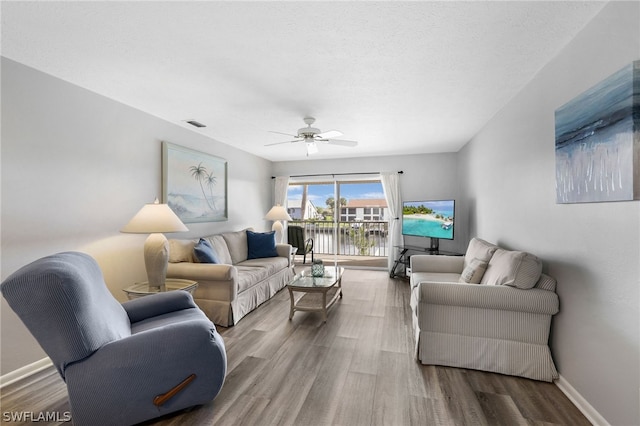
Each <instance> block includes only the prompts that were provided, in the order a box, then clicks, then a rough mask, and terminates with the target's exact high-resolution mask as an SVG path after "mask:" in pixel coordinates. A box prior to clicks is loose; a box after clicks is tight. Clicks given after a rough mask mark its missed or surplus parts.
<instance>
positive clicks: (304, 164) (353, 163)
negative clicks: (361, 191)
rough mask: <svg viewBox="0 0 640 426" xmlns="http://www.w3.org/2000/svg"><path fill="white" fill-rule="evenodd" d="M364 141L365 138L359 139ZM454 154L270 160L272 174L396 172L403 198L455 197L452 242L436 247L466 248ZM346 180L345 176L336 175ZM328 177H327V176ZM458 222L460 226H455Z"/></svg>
mask: <svg viewBox="0 0 640 426" xmlns="http://www.w3.org/2000/svg"><path fill="white" fill-rule="evenodd" d="M361 143H366V141H361ZM457 164H458V163H457V154H455V153H448V154H422V155H405V156H385V157H365V158H346V159H334V160H313V159H311V160H304V161H284V162H275V163H273V173H274V176H295V175H313V174H320V173H355V174H357V173H366V172H384V171H400V170H402V171H403V172H404V173H403V174H402V175H401V176H400V192H401V195H402V199H403V200H423V199H435V200H441V199H447V198H455V199H456V230H455V235H454V237H455V239H454V240H453V241H447V240H440V249H442V250H451V251H464V250H465V249H466V247H467V243H468V239H467V235H468V232H467V230H466V222H467V221H468V219H467V210H468V209H467V206H466V205H465V200H462V199H460V198H459V192H460V189H459V184H458V183H459V182H458V166H457ZM336 178H338V179H346V177H345V176H336ZM327 179H329V180H330V179H331V176H327ZM458 224H460V225H458ZM406 243H407V244H415V245H419V246H422V247H428V245H429V241H428V239H424V238H417V237H408V238H407V240H406Z"/></svg>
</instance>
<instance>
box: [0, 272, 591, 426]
mask: <svg viewBox="0 0 640 426" xmlns="http://www.w3.org/2000/svg"><path fill="white" fill-rule="evenodd" d="M342 282H343V293H344V297H343V298H342V299H340V300H339V301H338V302H337V303H336V304H335V305H334V306H333V307H332V308H331V309H330V310H329V318H328V320H327V323H326V324H324V323H323V322H322V319H321V315H320V314H317V313H308V312H296V313H295V315H294V317H293V320H291V321H289V320H288V317H289V294H288V292H287V291H286V289H285V290H283V291H281V292H279V293H278V294H277V295H276V296H275V297H274V298H273V299H271V300H270V301H269V302H267V303H265V304H264V305H262V306H261V307H259V308H258V309H257V310H255V311H254V312H252V313H251V314H249V315H248V316H246V317H245V318H243V319H242V320H241V321H240V322H239V323H238V325H236V326H235V327H231V328H226V329H225V328H219V331H220V334H221V335H222V336H223V338H224V341H225V344H226V348H227V354H228V373H227V378H226V381H225V384H224V386H223V388H222V391H221V392H220V394H219V395H218V396H217V398H216V399H215V400H214V401H213V402H211V403H209V404H207V405H204V406H199V407H195V408H193V409H190V410H187V411H183V412H180V413H174V414H172V415H168V416H165V417H163V418H160V419H156V420H154V421H150V422H147V423H146V424H147V425H183V424H184V425H212V424H215V425H271V424H277V425H572V426H573V425H588V424H590V423H589V422H588V420H587V419H586V418H585V417H584V416H583V415H582V414H581V413H580V411H579V410H578V409H577V408H576V407H575V406H574V405H572V404H571V402H570V401H569V400H568V399H567V397H566V396H565V395H564V394H563V393H562V392H561V391H560V390H559V389H558V388H557V387H556V386H555V385H553V384H550V383H544V382H536V381H533V380H528V379H522V378H517V377H510V376H503V375H499V374H491V373H485V372H480V371H472V370H464V369H457V368H446V367H436V366H423V365H420V364H419V363H418V362H416V360H415V358H414V356H413V349H414V342H413V337H412V328H411V323H410V308H409V289H408V286H409V285H408V282H406V281H402V280H394V279H390V278H389V277H388V275H387V273H386V272H384V271H368V270H346V271H345V274H344V278H343V281H342ZM1 404H2V412H3V413H6V412H18V411H29V412H36V413H37V412H45V411H46V412H52V411H57V412H59V413H64V412H65V411H68V409H69V406H68V402H67V400H66V389H65V386H64V384H63V382H62V380H61V379H60V378H59V376H58V375H57V373H56V372H55V370H54V369H53V367H51V368H48V369H46V370H44V371H43V372H41V373H38V374H36V375H34V376H32V377H30V378H28V379H25V380H24V381H22V382H19V383H15V384H12V385H9V386H6V387H5V388H4V389H3V390H2V399H1ZM61 416H62V414H61ZM7 424H12V425H18V424H26V423H7ZM38 424H39V425H45V424H61V423H60V422H53V423H46V422H39V423H38Z"/></svg>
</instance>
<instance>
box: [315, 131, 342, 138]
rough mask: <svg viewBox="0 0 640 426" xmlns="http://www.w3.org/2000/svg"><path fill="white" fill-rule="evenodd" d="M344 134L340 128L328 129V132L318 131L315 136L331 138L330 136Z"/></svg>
mask: <svg viewBox="0 0 640 426" xmlns="http://www.w3.org/2000/svg"><path fill="white" fill-rule="evenodd" d="M342 135H343V133H342V132H341V131H339V130H328V131H326V132H322V133H318V134H317V135H315V136H316V137H319V138H320V139H329V138H337V137H338V136H342Z"/></svg>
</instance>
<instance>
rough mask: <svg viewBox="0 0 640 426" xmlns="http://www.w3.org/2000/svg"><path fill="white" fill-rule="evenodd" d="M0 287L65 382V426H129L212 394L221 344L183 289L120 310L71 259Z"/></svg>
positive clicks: (84, 259) (221, 367) (87, 264)
mask: <svg viewBox="0 0 640 426" xmlns="http://www.w3.org/2000/svg"><path fill="white" fill-rule="evenodd" d="M0 290H1V291H2V294H3V296H4V298H5V299H6V300H7V302H9V306H11V308H12V309H13V310H14V311H15V312H16V313H17V314H18V316H19V317H20V319H21V320H22V321H23V322H24V323H25V325H26V326H27V328H28V329H29V331H30V332H31V333H32V334H33V335H34V337H35V338H36V339H37V340H38V343H39V344H40V345H41V346H42V348H43V349H44V350H45V352H46V353H47V355H48V356H49V357H50V358H51V360H52V361H53V364H54V365H55V367H56V368H57V370H58V372H59V373H60V375H61V376H62V378H63V380H64V381H65V382H66V384H67V389H68V393H69V403H70V406H71V416H72V421H73V423H74V424H75V425H103V424H104V425H128V424H134V423H139V422H142V421H145V420H148V419H151V418H154V417H159V416H162V415H165V414H168V413H171V412H175V411H178V410H181V409H184V408H187V407H191V406H194V405H200V404H204V403H207V402H209V401H211V400H213V398H215V396H216V395H217V394H218V393H219V392H220V389H221V388H222V384H223V382H224V378H225V374H226V369H227V356H226V352H225V347H224V342H223V340H222V338H221V337H220V335H219V334H218V332H217V331H216V328H215V326H214V325H213V323H212V322H211V321H209V319H207V317H206V316H205V315H204V313H203V312H202V311H201V310H200V309H199V308H198V307H197V306H196V305H195V303H194V302H193V299H192V297H191V295H190V294H189V293H187V292H185V291H172V292H165V293H159V294H155V295H151V296H146V297H143V298H139V299H135V300H132V301H129V302H125V303H124V304H120V303H118V301H117V300H116V299H115V298H114V297H113V296H112V295H111V293H110V292H109V290H108V289H107V287H106V285H105V282H104V278H103V276H102V272H101V270H100V268H99V267H98V264H97V263H96V261H95V260H94V259H93V258H91V257H90V256H89V255H86V254H83V253H77V252H65V253H59V254H55V255H52V256H48V257H45V258H42V259H39V260H37V261H35V262H33V263H31V264H29V265H27V266H24V267H23V268H21V269H20V270H18V271H16V272H15V273H13V274H12V275H11V276H9V277H8V278H7V279H6V280H5V281H4V282H3V283H2V285H1V286H0Z"/></svg>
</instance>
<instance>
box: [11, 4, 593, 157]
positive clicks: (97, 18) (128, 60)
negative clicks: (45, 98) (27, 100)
mask: <svg viewBox="0 0 640 426" xmlns="http://www.w3.org/2000/svg"><path fill="white" fill-rule="evenodd" d="M604 4H605V3H601V2H591V1H588V2H577V1H567V2H560V1H555V2H537V1H536V2H504V1H503V2H485V1H477V2H435V1H429V2H396V1H387V2H365V1H357V2H350V1H347V2H303V1H300V2H217V1H216V2H212V1H208V2H207V1H205V2H191V1H182V2H151V1H134V2H49V1H46V2H45V1H43V2H7V1H3V2H2V6H1V7H2V11H1V12H2V54H3V56H5V57H8V58H10V59H13V60H15V61H18V62H20V63H23V64H25V65H28V66H31V67H34V68H36V69H39V70H42V71H44V72H46V73H49V74H52V75H54V76H57V77H59V78H61V79H63V80H67V81H69V82H72V83H75V84H77V85H79V86H82V87H85V88H87V89H90V90H92V91H95V92H97V93H100V94H103V95H105V96H108V97H110V98H113V99H116V100H118V101H120V102H123V103H125V104H127V105H131V106H133V107H135V108H138V109H141V110H143V111H146V112H148V113H150V114H153V115H155V116H158V117H162V118H164V119H166V120H168V121H171V122H174V123H178V124H180V125H182V126H185V127H188V128H190V129H194V131H196V132H200V133H203V134H205V135H207V136H210V137H211V138H213V139H216V140H218V141H221V142H224V143H226V144H229V145H232V146H235V147H237V148H240V149H243V150H245V151H249V152H252V153H254V154H256V155H259V156H261V157H264V158H267V159H270V160H274V161H279V160H299V159H304V158H306V157H305V153H306V151H305V147H304V145H303V144H302V143H298V144H287V145H279V146H275V147H265V146H264V145H265V144H267V143H273V142H278V141H284V140H288V139H289V138H288V137H287V136H284V135H278V134H274V133H269V131H270V130H273V131H279V132H285V133H294V134H295V133H296V131H297V129H298V128H300V127H303V126H304V123H303V122H302V118H303V117H304V116H305V115H311V116H314V117H315V118H316V123H315V125H314V127H318V128H320V129H321V130H323V131H326V130H332V129H338V130H340V131H342V132H343V133H344V136H343V138H345V139H352V140H357V141H359V145H358V146H357V147H355V148H349V147H342V146H326V145H322V146H320V152H319V153H318V154H316V155H315V156H314V158H337V157H355V156H378V155H389V154H414V153H433V152H455V151H457V150H459V149H460V148H461V147H462V146H463V145H464V144H465V143H466V142H467V141H469V140H470V139H471V138H472V137H473V136H474V135H475V134H476V133H477V132H478V131H479V130H480V129H481V128H482V127H483V126H484V125H485V124H486V123H487V122H488V121H489V120H490V119H491V118H492V117H493V116H494V115H495V114H496V113H497V112H498V111H499V110H500V109H501V108H503V107H504V106H505V104H506V103H507V102H508V101H509V100H510V99H511V98H513V97H514V96H515V95H516V94H517V93H518V92H519V91H520V90H521V89H522V88H523V87H524V86H525V85H526V84H527V83H528V82H529V81H530V80H531V79H532V78H533V77H534V76H535V74H536V73H537V72H538V71H539V70H540V69H541V68H542V67H543V66H544V65H545V64H546V63H547V62H549V61H550V60H551V59H552V58H553V57H554V56H555V55H556V54H557V53H558V52H559V51H560V50H561V49H562V48H563V47H564V46H565V45H566V44H567V43H568V42H569V41H570V40H571V39H572V38H573V37H574V36H575V35H576V34H577V33H578V32H579V31H580V30H581V29H582V28H583V27H584V26H585V25H586V24H587V23H588V22H589V21H590V20H591V19H592V18H593V17H594V16H595V15H596V14H597V13H598V12H599V11H600V10H601V9H602V7H603V6H604ZM187 119H195V120H197V121H199V122H202V123H204V124H206V125H207V127H206V128H204V129H199V130H198V129H195V128H193V127H191V126H190V125H188V124H186V123H185V122H184V120H187ZM176 142H179V141H176Z"/></svg>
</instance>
